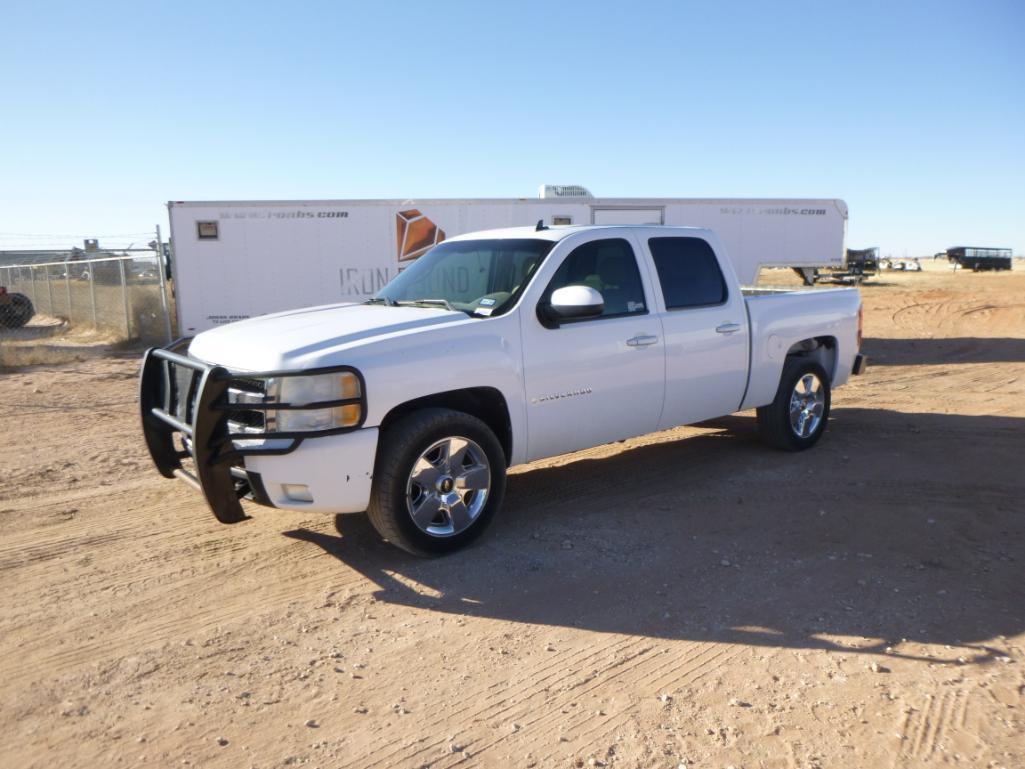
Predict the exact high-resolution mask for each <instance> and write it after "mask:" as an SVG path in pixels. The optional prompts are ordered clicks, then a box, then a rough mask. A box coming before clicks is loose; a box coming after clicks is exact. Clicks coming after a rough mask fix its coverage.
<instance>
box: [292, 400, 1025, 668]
mask: <svg viewBox="0 0 1025 769" xmlns="http://www.w3.org/2000/svg"><path fill="white" fill-rule="evenodd" d="M832 421H833V422H834V424H833V425H832V429H831V431H830V432H829V433H827V435H826V436H825V438H824V439H823V440H822V441H821V442H820V444H819V445H818V446H817V447H816V448H815V449H814V450H812V451H809V452H804V453H801V454H789V453H785V452H779V451H774V450H770V449H767V448H765V447H763V446H762V445H761V444H760V443H759V442H758V440H757V436H756V434H755V431H754V424H753V422H754V420H753V418H751V417H749V416H734V417H728V418H725V419H721V420H716V421H714V422H710V423H706V424H704V425H702V428H704V429H705V430H707V431H706V432H702V433H700V434H697V435H693V432H694V431H688V432H689V433H691V434H690V436H689V437H686V438H683V439H680V438H678V437H676V436H677V435H679V434H678V433H676V434H669V433H667V434H662V435H660V436H657V437H656V440H655V442H653V443H650V444H648V445H642V446H637V447H634V448H629V449H626V450H624V451H621V452H619V453H616V454H614V455H612V456H608V457H606V458H601V459H592V458H584V459H579V460H577V461H571V462H569V463H567V464H564V465H561V466H556V467H548V468H542V469H533V470H528V471H525V472H523V471H521V472H516V473H514V474H512V475H510V477H509V484H508V491H507V495H506V500H505V505H504V508H503V510H502V512H501V514H500V518H499V519H498V520H496V521H495V523H494V525H493V527H492V530H491V531H490V532H488V533H487V534H485V536H484V538H483V539H482V541H481V542H480V543H479V544H477V545H476V546H473V547H470V548H468V549H466V550H464V551H462V552H460V553H458V554H456V555H453V556H450V557H448V558H442V559H437V560H422V559H418V558H414V557H411V556H408V555H406V554H404V553H402V552H401V551H399V550H397V549H395V548H393V547H391V546H390V545H387V544H386V543H383V542H381V541H380V539H379V538H378V537H377V535H376V533H375V532H374V531H373V530H372V529H371V527H370V525H369V523H368V522H367V520H366V517H365V516H363V515H343V516H338V517H337V519H336V527H337V530H338V535H337V536H336V535H334V534H331V533H325V532H321V531H315V530H311V529H299V530H295V531H289V532H286V536H289V537H293V538H295V539H300V540H303V541H306V542H310V543H313V544H316V545H317V546H319V547H321V548H323V549H324V551H326V552H327V553H329V554H331V555H332V556H334V557H335V558H337V559H338V560H339V561H341V562H342V563H344V564H345V565H346V566H348V567H351V568H352V569H355V570H356V571H358V572H360V573H361V574H363V575H364V576H365V577H366V578H367V579H368V580H370V581H371V582H372V583H373V584H374V585H376V588H377V589H376V591H375V597H376V598H377V600H379V601H382V602H386V603H390V604H396V605H400V606H410V607H417V608H420V609H428V610H433V611H438V612H445V613H450V614H455V615H473V616H477V617H492V618H496V619H502V620H509V621H514V622H523V623H530V624H541V625H551V626H566V627H575V628H584V629H589V630H594V631H598V632H607V633H623V634H631V635H643V636H650V637H653V638H671V639H687V640H695V641H715V642H720V643H737V644H749V645H763V646H772V647H791V648H802V649H836V650H842V651H844V652H846V653H857V652H864V653H878V652H881V651H882V650H884V649H885V647H887V646H893V645H896V644H898V643H899V642H900V641H901V640H902V639H907V640H908V641H912V642H920V643H926V644H934V645H939V646H940V647H941V648H942V647H945V646H948V645H949V646H950V647H952V648H951V649H949V650H947V651H941V652H940V657H941V658H942V656H943V655H944V654H946V655H949V657H950V660H951V661H953V660H956V659H957V658H958V657H962V658H964V659H965V660H967V661H968V662H976V663H984V662H987V661H990V660H992V659H994V658H995V657H996V656H997V655H998V654H1000V653H1002V652H998V651H997V650H995V649H994V648H991V647H990V646H988V645H987V641H989V640H990V639H993V638H996V637H998V636H1001V635H1008V636H1009V635H1016V634H1019V633H1021V632H1022V631H1023V630H1025V582H1023V580H1022V579H1021V566H1022V562H1023V560H1025V515H1023V512H1025V511H1023V509H1022V507H1021V499H1022V498H1023V492H1025V479H1023V477H1022V475H1021V474H1020V473H1015V474H1007V473H1006V472H1005V470H1004V468H1006V467H1008V466H1011V465H1012V464H1013V465H1015V466H1016V465H1017V463H1018V461H1019V460H1020V457H1021V453H1022V451H1023V450H1025V437H1023V436H1025V419H1021V418H1012V417H968V416H960V415H944V414H906V413H899V412H893V411H886V410H873V409H859V408H837V409H835V410H834V412H833V418H832ZM909 656H912V657H914V655H913V654H909ZM918 658H919V659H923V660H925V659H928V661H930V662H936V661H937V658H936V657H928V658H926V657H918Z"/></svg>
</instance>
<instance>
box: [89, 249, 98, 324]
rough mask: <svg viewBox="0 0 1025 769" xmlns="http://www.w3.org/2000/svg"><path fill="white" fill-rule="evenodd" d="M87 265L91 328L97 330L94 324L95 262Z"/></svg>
mask: <svg viewBox="0 0 1025 769" xmlns="http://www.w3.org/2000/svg"><path fill="white" fill-rule="evenodd" d="M88 265H89V301H91V302H92V306H93V328H99V324H98V323H97V322H96V276H95V275H94V274H93V273H94V272H96V269H95V268H96V262H88Z"/></svg>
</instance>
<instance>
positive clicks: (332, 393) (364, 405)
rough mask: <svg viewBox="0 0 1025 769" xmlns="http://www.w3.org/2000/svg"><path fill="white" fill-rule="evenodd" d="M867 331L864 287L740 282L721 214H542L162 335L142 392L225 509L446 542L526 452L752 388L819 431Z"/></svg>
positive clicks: (763, 428) (789, 431)
mask: <svg viewBox="0 0 1025 769" xmlns="http://www.w3.org/2000/svg"><path fill="white" fill-rule="evenodd" d="M860 345H861V299H860V294H859V292H858V290H857V289H850V288H830V289H798V290H789V289H771V288H752V289H742V288H741V287H740V285H739V284H738V282H737V279H736V277H735V275H734V272H733V270H732V268H731V266H730V261H729V259H727V258H726V255H725V254H724V252H723V248H722V245H721V244H720V242H719V240H718V238H717V237H716V235H715V233H714V232H712V231H710V230H707V229H699V228H691V227H665V226H576V227H573V226H567V227H544V226H543V225H542V224H541V223H540V222H539V223H538V226H537V227H536V228H534V227H527V228H525V227H519V228H511V229H504V230H493V231H487V232H479V233H473V234H468V235H462V236H459V237H455V238H452V239H450V240H446V241H444V242H442V243H441V244H439V245H437V246H435V247H434V248H433V249H431V250H430V251H428V252H427V253H426V254H425V255H423V256H421V257H420V258H419V259H417V260H416V261H415V262H413V263H412V265H410V266H409V267H408V268H407V269H406V270H404V271H403V272H401V273H400V274H399V275H398V276H397V277H395V278H394V279H393V280H392V281H391V282H390V283H388V284H387V285H386V286H384V288H382V289H381V290H380V291H379V292H378V293H377V294H376V295H375V296H374V297H373V298H371V299H369V300H368V301H366V302H363V303H361V304H336V305H328V306H323V307H314V308H308V309H301V310H294V311H290V312H282V313H277V314H273V315H265V316H262V317H258V318H253V319H249V320H243V321H240V322H236V323H230V324H227V325H224V326H220V327H217V328H214V329H211V330H209V331H205V332H203V333H200V334H198V335H197V336H195V337H194V338H192V339H184V340H179V341H178V342H176V343H174V344H172V345H170V346H168V347H167V348H156V349H151V350H149V351H148V352H147V353H146V355H145V358H144V360H143V365H142V374H141V384H140V408H141V412H142V427H143V433H144V436H145V439H146V443H147V446H148V448H149V451H150V454H151V456H152V458H153V460H154V463H155V464H156V467H157V469H158V470H159V471H160V472H161V473H162V474H163V475H164V476H166V477H168V478H170V477H175V476H177V477H179V478H181V479H182V480H184V481H186V482H187V483H189V484H190V485H192V486H193V487H195V488H196V489H197V490H199V491H201V492H202V493H203V494H204V496H205V497H206V501H207V502H208V504H209V506H210V508H211V510H212V511H213V513H214V515H215V516H216V517H217V519H218V520H220V521H222V522H224V523H234V522H237V521H241V520H244V519H245V518H246V517H247V515H246V513H245V511H244V509H243V507H242V505H241V503H240V501H241V500H242V499H248V500H251V501H252V502H255V503H258V504H262V505H266V506H270V507H275V508H280V509H284V510H298V511H320V512H331V513H346V512H362V511H366V512H367V513H368V515H369V517H370V520H371V522H372V523H373V525H374V527H375V528H376V529H377V531H378V532H379V533H380V534H381V535H382V536H383V537H384V538H385V539H387V540H389V541H391V542H392V543H394V544H395V545H398V546H399V547H401V548H403V549H405V550H408V551H410V552H413V553H417V554H421V555H436V554H440V553H445V552H448V551H452V550H455V549H457V548H459V547H461V546H463V545H465V544H467V543H468V542H470V541H471V540H473V539H474V538H476V537H477V536H479V535H480V533H481V532H482V531H483V530H484V529H485V527H486V526H487V524H488V522H489V521H490V520H491V519H492V518H493V517H494V515H495V514H496V512H497V511H498V509H499V507H500V506H501V503H502V496H503V492H504V490H505V477H506V469H507V468H508V467H510V466H513V465H519V464H523V463H527V462H532V461H534V460H537V459H541V458H543V457H551V456H554V455H558V454H565V453H568V452H573V451H577V450H580V449H585V448H589V447H592V446H597V445H600V444H604V443H611V442H613V441H617V440H623V439H626V438H631V437H634V436H638V435H643V434H645V433H650V432H654V431H657V430H663V429H666V428H670V427H675V426H678V425H684V424H691V423H695V422H701V421H704V420H707V419H711V418H716V417H720V416H724V415H727V414H731V413H733V412H737V411H742V410H745V409H751V408H755V409H757V424H758V428H759V431H760V433H761V435H762V437H763V438H764V439H765V441H766V442H767V443H769V444H771V445H772V446H775V447H778V448H781V449H786V450H790V451H799V450H803V449H807V448H810V447H811V446H813V445H814V444H815V443H816V442H817V441H818V440H819V438H820V437H821V436H822V433H823V431H824V430H825V429H826V424H827V422H828V418H829V408H830V393H831V390H832V389H833V388H835V387H838V386H840V385H842V384H844V383H845V382H846V381H847V380H848V378H849V377H850V376H851V375H852V374H856V373H861V370H862V369H863V368H864V365H865V360H864V358H863V357H862V356H861V354H860V352H859V348H860Z"/></svg>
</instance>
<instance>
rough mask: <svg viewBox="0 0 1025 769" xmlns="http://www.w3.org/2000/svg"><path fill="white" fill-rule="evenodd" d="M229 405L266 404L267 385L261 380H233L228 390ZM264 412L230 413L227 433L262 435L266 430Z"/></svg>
mask: <svg viewBox="0 0 1025 769" xmlns="http://www.w3.org/2000/svg"><path fill="white" fill-rule="evenodd" d="M228 402H229V403H266V402H267V383H266V381H264V380H262V379H246V378H245V377H238V378H233V379H232V380H231V386H230V387H229V388H228ZM266 414H267V412H266V411H263V410H262V409H240V410H237V411H235V410H233V411H231V415H230V416H229V418H228V432H231V433H262V432H264V431H265V430H266V429H267V419H266Z"/></svg>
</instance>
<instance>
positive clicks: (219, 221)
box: [168, 186, 847, 336]
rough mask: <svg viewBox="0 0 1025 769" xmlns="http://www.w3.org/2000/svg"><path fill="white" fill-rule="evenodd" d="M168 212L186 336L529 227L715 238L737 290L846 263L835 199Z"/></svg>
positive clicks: (240, 204)
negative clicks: (703, 232)
mask: <svg viewBox="0 0 1025 769" xmlns="http://www.w3.org/2000/svg"><path fill="white" fill-rule="evenodd" d="M567 192H568V193H570V194H566V193H567ZM560 193H561V194H560ZM168 210H169V213H170V220H171V243H172V261H171V263H172V276H173V278H174V289H175V297H176V301H177V310H178V328H179V332H180V333H181V335H184V336H192V335H194V334H196V333H199V332H201V331H205V330H207V329H209V328H212V327H214V326H217V325H221V324H223V323H230V322H232V321H235V320H242V319H244V318H251V317H255V316H257V315H264V314H266V313H270V312H277V311H279V310H286V309H293V308H298V307H310V306H315V305H322V304H331V303H337V302H359V301H363V300H365V299H367V298H369V297H370V296H372V295H373V294H374V293H375V292H376V291H378V290H379V289H380V288H381V287H382V286H384V285H385V284H386V283H387V282H388V281H389V280H391V279H392V278H394V277H395V276H396V275H397V274H398V273H399V272H400V271H401V270H403V269H404V268H405V267H406V266H408V265H409V264H411V263H412V261H413V260H415V259H416V258H417V257H419V256H421V255H422V254H424V253H426V252H427V251H428V250H429V249H430V248H431V247H432V246H434V245H436V244H437V243H440V242H442V241H444V240H445V239H446V238H452V237H454V236H456V235H461V234H464V233H467V232H474V231H479V230H488V229H497V228H503V227H514V226H522V225H529V224H535V223H536V222H538V221H541V222H543V223H544V224H545V225H549V226H559V225H592V224H608V225H622V224H643V225H650V224H669V225H690V226H694V227H706V228H709V229H714V230H715V231H716V232H717V233H718V234H719V237H720V239H721V242H722V243H723V245H724V246H725V250H726V253H727V254H728V255H729V258H730V260H731V262H732V264H733V269H734V271H735V272H736V273H737V276H738V278H739V280H740V282H741V283H742V284H745V285H749V284H752V283H754V282H755V280H756V278H757V276H758V272H759V270H760V268H762V267H794V268H798V269H801V270H805V271H807V273H808V274H810V273H811V272H812V271H813V270H814V269H815V268H832V269H837V268H842V267H843V266H844V260H845V254H846V251H845V243H844V240H845V236H846V230H847V205H846V204H845V203H844V202H843V201H842V200H836V199H814V200H813V199H761V200H756V199H738V198H732V199H699V198H595V197H592V196H590V195H589V194H587V192H586V190H584V189H583V188H581V187H572V188H566V187H553V186H545V187H542V189H541V196H540V197H538V198H509V199H486V198H481V199H463V200H458V199H431V200H412V199H411V200H298V201H220V202H218V201H172V202H170V203H168Z"/></svg>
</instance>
